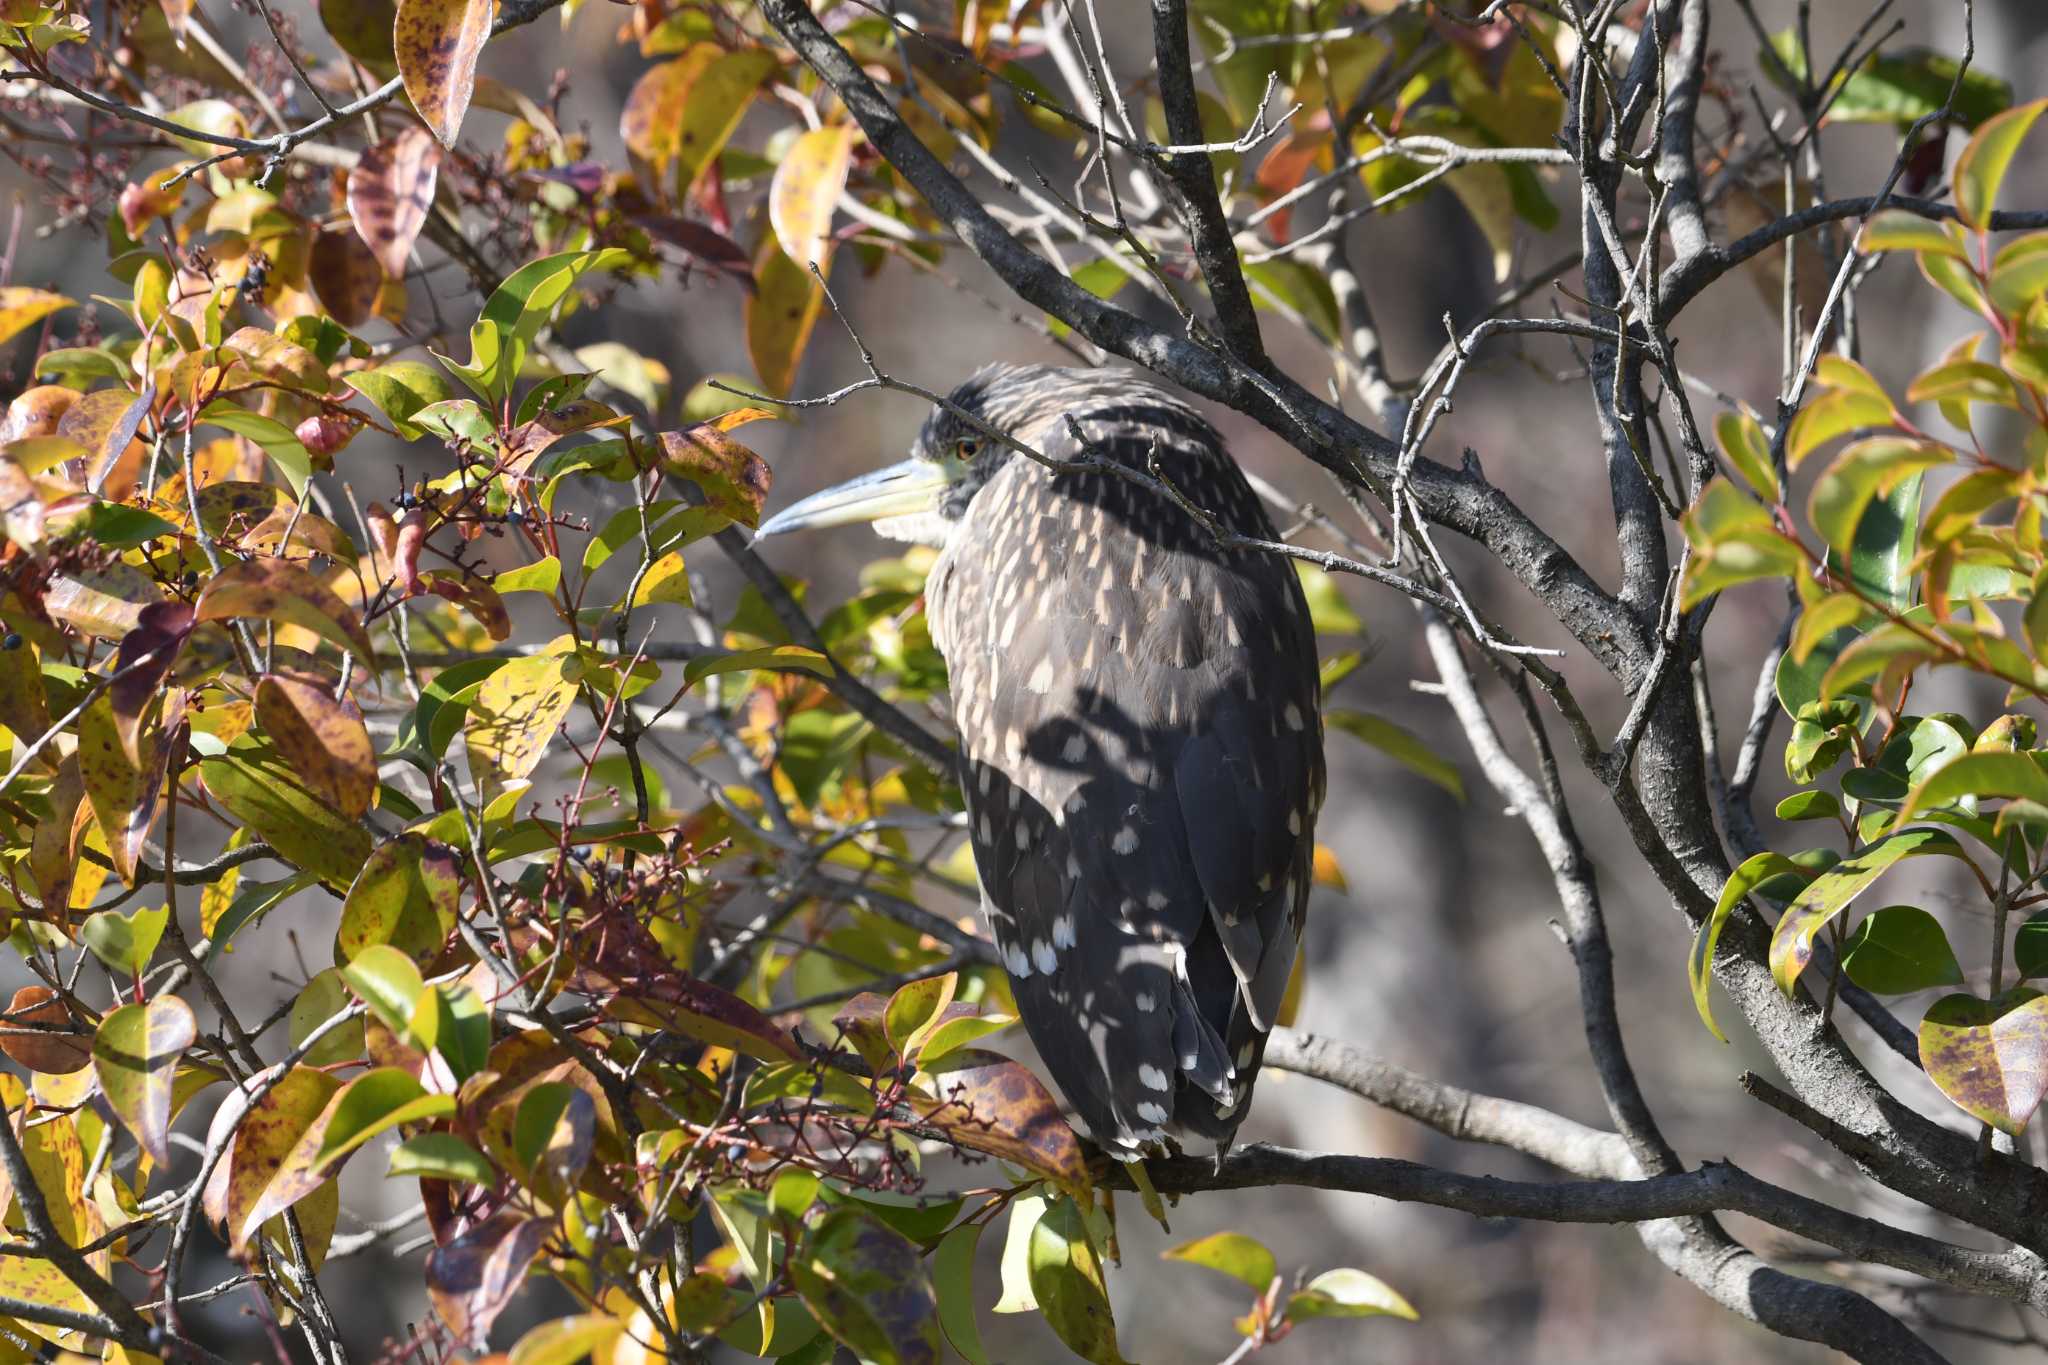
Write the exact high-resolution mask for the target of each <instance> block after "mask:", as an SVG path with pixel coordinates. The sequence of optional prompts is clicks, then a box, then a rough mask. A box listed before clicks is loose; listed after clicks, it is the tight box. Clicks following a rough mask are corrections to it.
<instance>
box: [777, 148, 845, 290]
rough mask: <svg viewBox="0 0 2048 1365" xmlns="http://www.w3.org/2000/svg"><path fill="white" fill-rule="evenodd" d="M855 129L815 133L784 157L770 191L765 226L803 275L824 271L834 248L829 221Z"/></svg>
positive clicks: (841, 187)
mask: <svg viewBox="0 0 2048 1365" xmlns="http://www.w3.org/2000/svg"><path fill="white" fill-rule="evenodd" d="M853 139H854V129H853V128H852V127H851V126H849V125H846V124H841V125H839V126H837V127H833V128H813V129H812V130H811V131H810V132H808V133H805V134H804V135H803V136H801V137H799V138H798V139H797V140H796V143H795V144H794V145H793V146H792V147H790V149H789V150H788V151H787V152H785V153H783V157H782V160H781V161H780V162H779V163H777V165H776V167H775V178H774V180H773V181H772V182H771V183H770V184H769V186H768V222H769V224H770V226H772V227H773V228H774V229H775V240H776V241H778V242H780V243H782V249H783V250H784V251H785V252H787V253H788V254H789V258H790V259H791V260H793V261H795V262H796V264H797V265H798V267H800V268H801V269H803V270H804V271H805V273H806V274H808V273H809V271H810V267H812V266H814V265H815V266H816V267H818V269H820V270H823V269H824V268H825V258H826V255H827V253H828V252H830V250H831V248H832V215H833V213H835V212H836V211H837V209H838V206H839V196H840V195H841V194H844V193H845V192H846V173H847V172H848V171H849V170H851V169H852V167H853Z"/></svg>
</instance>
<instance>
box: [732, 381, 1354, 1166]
mask: <svg viewBox="0 0 2048 1365" xmlns="http://www.w3.org/2000/svg"><path fill="white" fill-rule="evenodd" d="M949 401H950V402H951V403H952V404H953V405H954V406H955V407H957V408H959V409H961V410H963V411H965V412H968V413H972V414H973V415H974V416H975V417H977V418H979V419H980V420H981V421H982V422H984V423H986V424H987V425H988V426H989V427H992V428H994V429H996V430H1000V431H1002V432H1005V433H1007V434H1008V435H1010V436H1012V437H1014V438H1015V439H1016V440H1018V441H1020V442H1022V443H1024V444H1025V445H1028V446H1030V447H1032V448H1033V449H1035V450H1038V451H1040V452H1042V453H1043V454H1045V455H1047V456H1048V457H1050V458H1051V459H1052V460H1054V461H1056V462H1061V463H1065V462H1070V461H1073V460H1076V459H1077V458H1079V457H1081V456H1082V455H1084V454H1086V453H1090V452H1091V451H1092V453H1093V454H1094V455H1095V456H1096V457H1098V458H1106V459H1109V460H1114V461H1116V462H1119V463H1121V464H1124V465H1126V466H1129V467H1133V468H1137V469H1146V468H1148V466H1149V465H1150V464H1151V462H1152V461H1154V460H1156V461H1157V468H1158V470H1159V471H1160V474H1161V475H1162V476H1163V477H1164V478H1165V479H1167V480H1169V481H1171V482H1172V483H1173V484H1174V485H1175V486H1176V487H1177V488H1178V489H1179V490H1180V491H1181V492H1182V493H1183V494H1184V495H1185V496H1186V497H1187V499H1188V500H1189V501H1190V502H1192V503H1193V504H1194V505H1195V506H1197V507H1201V508H1205V509H1207V510H1208V511H1210V512H1211V513H1213V514H1214V515H1215V517H1216V519H1217V521H1218V522H1219V523H1220V524H1221V525H1222V526H1223V527H1225V528H1228V529H1229V530H1232V531H1235V532H1238V533H1240V534H1243V535H1247V536H1256V537H1259V538H1262V539H1267V540H1271V539H1273V538H1274V531H1273V527H1272V524H1271V522H1269V521H1268V520H1267V517H1266V514H1265V512H1264V510H1263V509H1262V508H1261V507H1260V505H1259V501H1258V498H1257V497H1256V496H1255V495H1254V494H1253V492H1252V490H1251V487H1250V485H1249V484H1247V483H1246V482H1245V477H1244V474H1243V472H1242V471H1240V470H1239V468H1238V467H1237V464H1236V462H1235V461H1233V460H1232V459H1231V458H1230V456H1229V455H1228V454H1227V453H1226V452H1225V451H1224V449H1223V442H1222V438H1221V437H1220V436H1218V434H1217V433H1216V430H1215V428H1213V427H1212V426H1210V425H1209V423H1208V422H1207V421H1205V420H1203V418H1202V417H1201V416H1200V414H1198V413H1197V412H1195V410H1194V409H1193V408H1191V407H1189V406H1188V405H1187V404H1186V403H1183V402H1182V401H1180V400H1179V399H1177V398H1175V397H1173V396H1172V395H1170V394H1168V393H1166V392H1164V391H1163V390H1161V389H1159V388H1158V387H1156V386H1154V385H1153V384H1151V383H1149V382H1147V381H1145V380H1143V379H1141V378H1139V377H1137V376H1135V375H1132V374H1129V373H1123V372H1118V371H1113V370H1079V369H1053V368H1049V367H1046V366H1036V365H1033V366H1016V365H997V366H991V367H989V368H987V369H984V370H982V371H981V372H980V373H978V374H976V375H975V376H974V377H973V378H972V379H970V380H968V381H967V382H966V383H965V384H963V385H961V386H960V387H959V388H958V389H956V390H954V391H953V393H952V395H951V397H950V399H949ZM1068 417H1072V418H1073V419H1074V421H1075V424H1077V425H1078V427H1079V429H1080V432H1081V433H1082V435H1083V437H1084V438H1085V441H1086V446H1085V447H1084V446H1083V445H1081V444H1080V443H1078V442H1077V441H1076V440H1075V438H1074V432H1073V428H1072V427H1070V426H1069V425H1068V422H1067V418H1068ZM912 456H913V458H911V459H909V460H906V461H904V462H903V463H901V464H898V465H894V466H892V467H890V468H887V469H883V470H879V471H877V472H875V473H873V474H869V475H866V476H864V477H861V478H858V479H855V480H853V481H851V482H849V483H846V484H843V485H841V486H839V487H837V488H833V489H829V490H827V491H825V492H822V493H819V494H816V495H815V496H813V497H810V498H806V499H804V500H803V501H802V502H799V503H797V504H796V505H795V506H794V507H791V508H789V509H788V510H787V511H785V512H783V513H782V514H781V515H779V516H776V517H774V518H772V519H771V520H770V521H768V522H767V524H765V525H764V526H762V527H761V532H760V533H761V534H762V535H764V536H766V535H772V534H775V533H778V532H784V531H794V530H798V529H802V528H807V527H820V526H836V525H843V524H846V523H849V522H857V521H872V522H876V523H877V527H876V529H877V530H878V531H880V532H881V534H883V535H886V536H891V537H893V538H896V539H902V540H917V541H923V542H925V543H927V544H934V545H940V546H943V547H944V548H943V551H942V553H941V554H940V555H939V558H938V562H937V564H936V565H935V567H934V568H933V570H932V574H931V578H930V580H929V584H928V588H927V593H928V596H927V608H928V612H929V617H930V621H931V625H932V638H933V640H934V641H935V642H936V643H937V645H938V647H939V650H940V652H941V653H943V654H944V655H945V658H946V664H947V667H948V671H949V674H950V677H951V689H952V697H953V713H954V718H955V720H956V721H957V723H958V727H959V731H960V739H961V745H962V749H963V759H962V771H961V784H962V789H963V791H964V793H965V795H966V801H967V815H968V821H969V828H970V830H971V833H972V837H973V841H974V861H975V866H976V868H977V869H978V871H979V872H980V877H981V893H982V908H983V910H984V912H985V913H986V915H987V918H988V923H989V928H990V929H991V930H992V931H993V933H994V936H995V942H996V945H997V946H998V947H999V948H1000V949H1001V951H1002V954H1003V961H1004V964H1005V966H1006V967H1007V968H1008V971H1009V974H1010V978H1011V981H1012V983H1013V985H1014V988H1015V992H1016V997H1017V1004H1018V1008H1019V1011H1020V1012H1021V1014H1022V1017H1023V1021H1024V1025H1025V1027H1026V1028H1027V1029H1028V1030H1029V1031H1030V1034H1031V1040H1032V1042H1033V1043H1034V1044H1035V1045H1036V1046H1037V1048H1038V1052H1039V1055H1040V1056H1041V1057H1042V1058H1043V1059H1044V1062H1045V1066H1046V1068H1047V1070H1048V1071H1050V1072H1051V1074H1052V1077H1053V1079H1054V1080H1055V1081H1056V1082H1057V1083H1058V1085H1059V1086H1060V1088H1061V1090H1062V1091H1064V1092H1065V1094H1066V1097H1067V1101H1068V1103H1069V1104H1071V1105H1072V1106H1073V1107H1074V1109H1075V1110H1076V1111H1077V1112H1078V1113H1079V1115H1080V1117H1081V1118H1082V1119H1083V1120H1084V1121H1085V1122H1086V1124H1087V1126H1088V1129H1089V1131H1090V1133H1091V1134H1092V1135H1093V1136H1094V1138H1095V1139H1096V1140H1097V1141H1098V1142H1100V1143H1101V1144H1102V1145H1103V1146H1104V1147H1105V1148H1106V1149H1108V1150H1109V1151H1111V1152H1112V1153H1113V1154H1115V1155H1118V1156H1120V1157H1125V1158H1130V1157H1136V1156H1139V1155H1141V1154H1142V1153H1143V1152H1144V1151H1145V1150H1146V1149H1148V1148H1155V1147H1158V1146H1160V1145H1163V1144H1166V1143H1168V1142H1169V1141H1176V1142H1177V1141H1179V1140H1181V1139H1185V1138H1201V1139H1207V1140H1210V1141H1213V1142H1215V1143H1217V1144H1219V1145H1221V1146H1227V1145H1228V1144H1229V1142H1230V1140H1231V1138H1232V1135H1233V1134H1234V1133H1235V1132H1236V1129H1237V1126H1238V1124H1239V1122H1240V1121H1241V1120H1242V1119H1243V1117H1244V1114H1245V1110H1246V1107H1247V1104H1246V1102H1247V1100H1248V1099H1249V1097H1250V1095H1251V1088H1252V1082H1253V1079H1254V1077H1255V1076H1256V1074H1257V1071H1258V1066H1259V1061H1260V1058H1261V1056H1262V1054H1263V1053H1264V1050H1265V1041H1266V1034H1267V1032H1268V1030H1270V1029H1271V1028H1272V1026H1273V1022H1274V1016H1275V1014H1276V1012H1277V1011H1278V1010H1279V1008H1280V1002H1281V997H1282V995H1283V994H1284V993H1285V991H1286V989H1287V981H1288V977H1289V974H1290V972H1291V970H1292V968H1293V965H1294V958H1295V951H1296V947H1297V945H1298V944H1299V942H1300V939H1301V931H1302V920H1303V916H1304V914H1305V912H1306V909H1307V905H1308V892H1309V875H1310V869H1311V863H1312V860H1313V850H1314V847H1315V840H1314V834H1315V821H1316V814H1317V811H1318V809H1319V808H1320V807H1321V805H1322V799H1323V747H1322V723H1321V719H1320V716H1319V712H1318V696H1319V691H1320V687H1319V683H1318V679H1317V663H1316V650H1315V639H1314V634H1313V630H1312V628H1311V626H1310V624H1309V616H1308V607H1307V603H1306V601H1305V600H1304V599H1303V597H1302V592H1301V585H1300V583H1299V581H1298V580H1297V579H1296V577H1295V574H1294V569H1293V566H1292V565H1291V564H1289V563H1288V561H1287V560H1286V559H1284V558H1281V557H1279V556H1275V555H1272V554H1268V553H1265V552H1262V551H1257V550H1244V549H1230V550H1226V549H1223V548H1221V547H1219V545H1218V544H1217V539H1216V537H1215V536H1214V535H1213V534H1211V533H1210V532H1209V531H1208V530H1207V529H1205V528H1204V527H1202V526H1201V525H1199V524H1198V523H1197V522H1196V521H1195V520H1194V519H1193V518H1191V517H1190V516H1189V515H1188V513H1187V511H1186V510H1185V509H1184V508H1182V507H1179V506H1176V505H1175V504H1174V503H1173V502H1172V501H1171V500H1169V499H1168V498H1167V497H1166V496H1164V495H1163V494H1162V493H1160V492H1157V491H1155V490H1154V489H1153V488H1150V487H1146V486H1144V485H1142V484H1140V483H1137V482H1134V481H1132V480H1130V479H1127V478H1124V477H1122V476H1120V475H1118V474H1115V473H1113V472H1109V471H1104V470H1099V469H1097V470H1074V469H1066V470H1057V471H1055V470H1053V469H1050V468H1048V467H1047V466H1046V465H1044V464H1041V463H1039V462H1037V461H1035V460H1032V459H1030V458H1028V457H1026V456H1023V455H1019V454H1015V453H1014V452H1012V451H1011V450H1010V449H1008V448H1006V447H1005V446H1003V445H1002V444H1001V443H999V442H996V441H994V440H991V439H989V438H988V436H987V435H986V434H985V433H984V432H983V431H981V430H979V429H977V428H976V427H975V426H974V425H973V424H972V423H970V422H967V421H964V420H962V419H961V418H960V417H959V416H958V415H956V414H955V413H953V412H951V411H949V410H948V409H947V408H945V407H943V406H941V407H937V408H934V409H933V411H932V413H931V415H930V417H928V418H927V419H926V421H925V423H924V427H923V430H922V431H920V432H919V434H918V438H917V444H916V446H915V448H914V449H913V451H912Z"/></svg>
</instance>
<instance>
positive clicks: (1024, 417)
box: [911, 364, 1209, 521]
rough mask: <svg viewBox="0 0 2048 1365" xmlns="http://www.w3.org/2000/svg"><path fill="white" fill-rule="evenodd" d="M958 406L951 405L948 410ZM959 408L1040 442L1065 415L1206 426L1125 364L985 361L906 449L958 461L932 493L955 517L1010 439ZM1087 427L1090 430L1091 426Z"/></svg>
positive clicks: (1005, 454)
mask: <svg viewBox="0 0 2048 1365" xmlns="http://www.w3.org/2000/svg"><path fill="white" fill-rule="evenodd" d="M955 409H958V410H959V411H955ZM962 412H965V413H968V414H971V415H972V416H973V417H975V418H977V419H979V421H980V423H982V424H985V425H986V426H988V427H993V428H995V429H996V430H997V431H1000V432H1002V433H1003V434H1004V435H1006V436H1008V437H1010V438H1011V439H1013V440H1015V441H1018V442H1020V443H1022V444H1024V445H1028V446H1031V447H1033V448H1034V449H1041V450H1042V449H1044V448H1045V445H1046V442H1047V438H1048V437H1050V436H1058V435H1062V434H1063V431H1062V428H1063V427H1064V424H1065V422H1066V419H1067V418H1068V417H1072V418H1073V419H1075V420H1076V421H1077V422H1091V423H1092V422H1094V421H1097V420H1101V419H1106V418H1132V417H1138V416H1140V414H1142V416H1143V417H1144V419H1146V420H1148V421H1150V422H1152V423H1155V424H1158V425H1164V426H1177V427H1182V428H1183V429H1188V428H1191V427H1192V428H1197V429H1199V431H1200V432H1203V433H1207V432H1208V430H1209V428H1208V424H1207V422H1205V421H1204V420H1203V418H1202V417H1201V415H1200V414H1198V413H1197V412H1196V411H1195V410H1194V409H1193V408H1191V407H1189V406H1188V405H1187V404H1186V403H1185V402H1183V401H1182V400H1180V399H1178V398H1176V397H1174V396H1173V395H1172V394H1170V393H1168V392H1166V390H1164V389H1162V388H1160V387H1159V386H1158V385H1157V384H1155V383H1153V382H1152V381H1151V380H1150V379H1149V378H1146V377H1145V376H1143V375H1140V374H1137V373H1134V372H1132V371H1129V370H1115V369H1093V370H1090V369H1063V368H1061V367H1059V366H1054V365H1008V364H1000V365H986V366H983V367H982V368H981V369H979V370H977V371H975V373H974V375H973V377H972V378H970V379H968V380H967V382H966V383H964V384H962V385H960V387H958V388H956V389H954V390H953V392H951V393H950V394H948V395H946V403H945V404H940V405H938V406H935V407H934V408H933V409H932V411H931V415H930V416H928V417H926V418H925V421H924V426H923V427H922V428H921V429H920V430H919V431H918V434H917V442H916V444H915V445H914V446H913V447H912V448H911V454H912V455H914V456H915V457H916V458H918V459H920V460H936V461H941V462H951V461H959V462H960V463H962V464H964V465H965V466H966V468H965V471H964V473H963V475H962V476H961V477H959V478H958V479H956V480H955V481H954V483H953V485H952V486H951V487H950V488H949V489H948V490H947V491H946V493H945V495H944V497H943V498H942V499H941V500H940V504H939V507H938V509H937V510H938V513H939V515H940V516H941V517H943V518H945V519H946V520H947V521H957V520H958V519H959V518H960V517H961V516H962V515H963V514H965V512H966V511H967V505H968V504H969V503H971V502H972V501H974V495H975V494H977V493H979V492H980V491H981V489H982V487H983V486H984V485H986V484H987V483H988V481H989V480H990V479H991V478H993V477H994V476H995V473H996V471H997V470H999V469H1001V468H1002V467H1003V465H1004V464H1005V463H1006V462H1007V461H1009V460H1010V459H1012V458H1017V459H1022V458H1024V457H1023V456H1020V455H1018V454H1017V453H1016V452H1015V451H1013V450H1012V449H1010V447H1008V446H1006V445H1004V444H1003V443H1002V442H1000V441H998V440H995V439H994V438H992V437H990V436H989V435H988V433H987V431H985V430H984V429H983V426H982V425H977V424H976V423H975V422H972V421H969V420H967V418H966V417H963V416H961V413H962ZM1091 434H1092V433H1091Z"/></svg>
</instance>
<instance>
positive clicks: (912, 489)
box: [754, 460, 952, 540]
mask: <svg viewBox="0 0 2048 1365" xmlns="http://www.w3.org/2000/svg"><path fill="white" fill-rule="evenodd" d="M951 482H952V479H951V476H950V475H949V473H948V471H947V469H946V467H945V466H944V465H941V464H939V463H938V462H937V461H934V460H905V461H903V462H902V463H901V464H892V465H890V466H889V467H888V468H887V469H877V470H876V471H874V472H873V473H872V474H863V475H861V476H860V477H859V478H857V479H849V480H847V481H846V482H845V483H842V484H839V485H837V486H836V487H833V488H827V489H825V490H824V491H823V492H819V493H813V494H811V496H809V497H808V498H805V499H804V500H803V501H802V502H799V503H797V504H796V505H795V506H794V507H785V508H783V509H782V511H780V512H777V513H776V514H775V515H774V516H772V517H770V518H768V520H766V521H764V522H762V523H761V528H760V529H759V530H757V531H756V532H754V539H756V540H760V539H761V538H763V537H764V536H779V535H781V534H782V533H783V532H784V531H810V530H815V529H817V528H819V527H824V526H848V525H851V524H853V523H854V522H864V521H881V520H883V519H884V518H887V517H903V516H914V515H916V514H917V513H920V512H929V511H931V510H932V508H933V507H934V506H935V505H936V504H937V502H938V500H939V496H940V494H942V493H943V492H945V490H946V487H947V485H948V484H950V483H951Z"/></svg>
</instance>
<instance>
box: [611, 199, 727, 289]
mask: <svg viewBox="0 0 2048 1365" xmlns="http://www.w3.org/2000/svg"><path fill="white" fill-rule="evenodd" d="M633 222H634V224H635V225H636V226H638V227H640V228H643V229H645V231H646V233H647V235H648V236H650V237H652V238H654V239H655V240H657V241H662V242H667V243H668V244H669V245H670V246H673V247H680V248H681V249H682V250H683V251H685V252H688V253H689V255H690V256H691V258H692V259H694V260H696V261H698V262H699V263H701V264H703V265H707V266H709V267H711V268H712V269H713V270H721V271H724V272H725V273H726V274H728V275H731V276H733V277H735V278H736V279H738V280H739V281H740V282H741V283H742V284H744V285H745V286H746V288H747V291H748V292H749V293H751V292H753V289H754V265H753V262H752V261H750V260H749V259H748V258H747V253H746V249H745V248H743V247H742V246H740V244H739V243H738V242H735V241H734V240H733V239H732V238H730V237H728V236H726V235H725V234H724V233H722V232H719V231H717V230H716V229H714V228H711V227H707V226H706V225H704V224H703V223H693V222H691V221H690V220H689V219H687V218H679V217H676V216H675V215H674V214H647V215H645V216H643V217H639V218H635V219H634V220H633Z"/></svg>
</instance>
